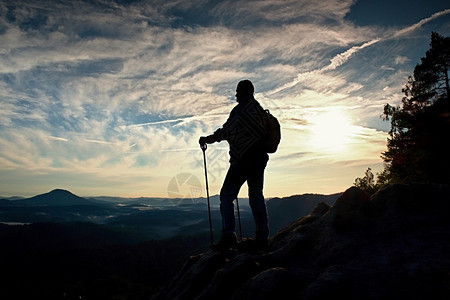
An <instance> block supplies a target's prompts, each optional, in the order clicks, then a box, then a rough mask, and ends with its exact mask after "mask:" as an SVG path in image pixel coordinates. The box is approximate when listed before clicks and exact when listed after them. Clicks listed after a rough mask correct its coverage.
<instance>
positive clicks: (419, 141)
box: [382, 32, 450, 183]
mask: <svg viewBox="0 0 450 300" xmlns="http://www.w3.org/2000/svg"><path fill="white" fill-rule="evenodd" d="M449 65H450V38H449V37H443V36H441V35H439V34H438V33H436V32H433V33H432V34H431V42H430V49H429V50H428V51H427V52H426V55H425V57H423V58H421V62H420V64H417V65H416V67H415V69H414V76H413V77H409V78H408V82H407V83H406V85H405V88H404V89H403V90H402V92H403V93H404V95H405V96H404V97H403V99H402V106H401V107H400V106H396V107H393V106H391V105H389V104H386V105H385V107H384V113H383V118H384V120H390V121H391V130H390V132H389V138H388V143H387V148H388V149H387V151H386V152H384V153H383V154H382V158H383V160H384V162H385V171H386V173H385V174H387V175H386V176H387V179H388V181H389V182H417V181H420V182H438V183H448V182H450V176H449V174H450V173H449V171H448V170H449V168H450V165H449V159H448V156H449V153H450V146H449V143H448V137H449V132H450V108H449V103H450V101H449V95H450V88H449V78H448V69H449Z"/></svg>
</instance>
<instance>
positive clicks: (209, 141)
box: [198, 134, 216, 146]
mask: <svg viewBox="0 0 450 300" xmlns="http://www.w3.org/2000/svg"><path fill="white" fill-rule="evenodd" d="M214 142H216V138H215V137H214V134H211V135H208V136H201V137H200V139H199V140H198V143H199V144H200V146H203V145H205V144H212V143H214Z"/></svg>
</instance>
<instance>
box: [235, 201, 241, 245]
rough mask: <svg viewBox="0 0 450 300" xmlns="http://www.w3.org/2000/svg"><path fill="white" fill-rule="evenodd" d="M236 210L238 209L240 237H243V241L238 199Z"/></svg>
mask: <svg viewBox="0 0 450 300" xmlns="http://www.w3.org/2000/svg"><path fill="white" fill-rule="evenodd" d="M236 209H237V215H238V221H239V235H240V236H241V241H242V226H241V212H240V210H239V200H238V198H237V197H236Z"/></svg>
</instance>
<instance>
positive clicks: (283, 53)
mask: <svg viewBox="0 0 450 300" xmlns="http://www.w3.org/2000/svg"><path fill="white" fill-rule="evenodd" d="M432 31H435V32H438V33H439V34H441V35H444V36H449V35H450V4H449V3H448V1H436V0H427V1H419V0H408V1H404V0H400V1H395V0H381V1H372V0H361V1H354V0H322V1H312V0H297V1H289V0H286V1H279V0H260V1H244V0H240V1H239V0H235V1H213V0H193V1H182V0H160V1H158V0H155V1H152V0H148V1H124V0H122V1H120V0H116V1H106V0H102V1H100V0H99V1H94V0H91V1H88V0H85V1H69V0H59V1H54V0H40V1H31V0H14V1H5V0H0V195H1V196H13V195H19V196H33V195H36V194H41V193H45V192H48V191H50V190H52V189H55V188H63V189H67V190H70V191H71V192H73V193H75V194H77V195H81V196H100V195H107V196H121V197H141V196H142V197H181V198H184V197H198V196H203V197H204V196H206V191H205V178H204V168H203V167H204V166H203V154H202V151H201V150H200V148H199V146H198V138H199V137H200V136H201V135H208V134H211V133H212V132H213V131H214V130H215V129H217V128H219V127H220V126H221V125H222V124H223V123H224V122H225V120H226V118H227V116H228V113H229V111H230V110H231V109H232V108H233V107H234V106H235V105H236V102H235V97H234V95H235V88H236V85H237V83H238V82H239V81H240V80H242V79H250V80H251V81H252V82H253V83H254V85H255V92H256V94H255V97H256V99H257V100H258V101H259V102H260V103H261V104H262V106H263V107H265V108H267V109H269V110H270V111H271V113H272V114H273V115H275V116H276V117H277V118H278V120H279V121H280V123H281V126H282V141H281V144H280V146H279V149H278V151H277V152H276V153H275V154H271V155H270V160H269V164H268V166H267V169H266V177H265V189H264V193H265V196H266V197H283V196H289V195H294V194H303V193H319V194H331V193H337V192H342V191H345V190H346V189H347V188H349V187H350V186H352V184H353V183H354V181H355V178H357V177H363V176H364V172H365V170H366V169H367V168H368V167H370V168H371V169H372V171H373V172H374V173H376V172H378V171H380V170H381V169H382V167H383V161H382V159H381V157H380V156H381V153H382V152H383V151H385V150H386V139H387V137H388V134H387V132H388V131H389V128H390V124H389V123H388V122H384V121H382V120H381V118H380V115H381V114H382V112H383V106H384V105H385V104H386V103H390V104H391V105H395V104H399V103H400V101H401V99H402V96H403V95H402V92H401V90H402V87H403V86H404V84H405V83H406V81H407V78H408V76H410V75H412V72H413V70H414V67H415V65H416V64H417V63H419V62H420V58H421V57H423V56H425V52H426V50H428V48H429V42H430V36H431V32H432ZM206 159H207V164H208V177H209V191H210V194H211V195H214V194H218V193H219V191H220V187H221V184H222V182H223V178H224V176H225V174H226V170H227V168H228V145H227V143H226V142H225V141H223V142H221V143H215V144H212V145H209V147H208V150H207V151H206ZM240 197H246V187H245V186H244V187H243V189H242V191H241V194H240Z"/></svg>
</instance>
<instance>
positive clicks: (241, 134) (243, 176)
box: [199, 80, 269, 250]
mask: <svg viewBox="0 0 450 300" xmlns="http://www.w3.org/2000/svg"><path fill="white" fill-rule="evenodd" d="M253 94H254V87H253V84H252V82H251V81H250V80H243V81H240V82H239V83H238V85H237V88H236V100H237V102H238V104H237V105H236V106H235V107H234V108H233V109H232V110H231V112H230V115H229V117H228V119H227V121H226V122H225V124H223V126H222V128H219V129H217V130H216V131H215V132H214V133H213V134H211V135H209V136H202V137H200V140H199V143H200V145H204V144H212V143H214V142H220V141H223V140H226V141H228V143H229V146H230V152H229V153H230V167H229V169H228V172H227V175H226V177H225V180H224V182H223V185H222V189H221V190H220V212H221V214H222V236H221V239H220V241H219V242H218V243H217V244H215V245H213V247H212V248H213V250H225V249H228V248H231V247H234V246H236V245H237V244H238V241H237V237H236V233H235V228H236V225H235V216H234V200H235V199H236V198H237V196H238V194H239V190H240V189H241V187H242V185H243V184H244V183H245V181H247V185H248V196H249V204H250V207H251V209H252V213H253V217H254V220H255V223H256V237H255V241H254V243H255V246H256V247H257V248H260V249H262V250H264V249H265V248H267V239H268V237H269V225H268V216H267V208H266V204H265V201H264V195H263V185H264V169H265V168H266V165H267V161H268V160H269V156H268V154H267V153H266V151H265V149H264V146H263V144H262V141H261V138H262V135H263V134H264V120H263V115H264V113H265V111H264V109H263V108H262V107H261V105H260V104H259V102H258V101H256V100H255V98H254V96H253Z"/></svg>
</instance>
